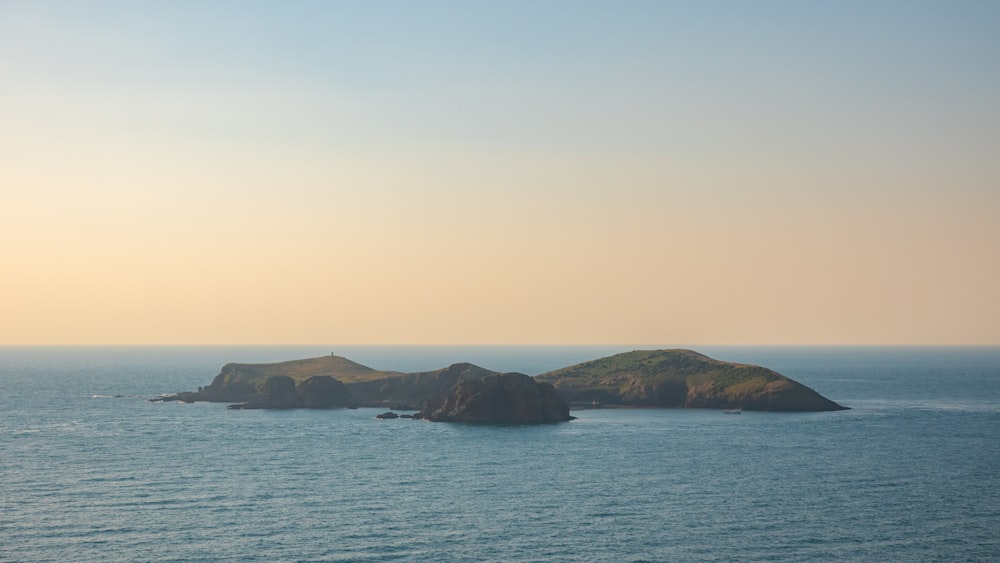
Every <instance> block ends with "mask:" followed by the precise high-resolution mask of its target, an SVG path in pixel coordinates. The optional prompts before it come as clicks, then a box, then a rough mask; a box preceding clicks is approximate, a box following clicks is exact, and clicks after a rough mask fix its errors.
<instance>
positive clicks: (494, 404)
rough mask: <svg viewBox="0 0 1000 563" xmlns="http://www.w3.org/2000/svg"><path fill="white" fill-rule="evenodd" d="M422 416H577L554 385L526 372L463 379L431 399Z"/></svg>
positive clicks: (542, 419) (533, 419) (517, 420)
mask: <svg viewBox="0 0 1000 563" xmlns="http://www.w3.org/2000/svg"><path fill="white" fill-rule="evenodd" d="M420 418H424V419H427V420H430V421H434V422H487V423H499V424H544V423H552V422H564V421H567V420H573V418H574V417H572V416H570V415H569V405H567V404H566V402H565V401H563V400H562V399H561V398H560V397H559V394H558V393H557V392H556V390H555V387H553V386H552V385H550V384H548V383H539V382H537V381H535V380H534V379H533V378H531V377H529V376H527V375H524V374H522V373H504V374H498V375H488V376H486V377H483V378H480V379H469V380H465V381H460V382H459V383H458V384H456V385H455V386H454V387H453V388H452V389H451V391H450V392H449V393H447V394H446V395H444V396H443V397H440V398H438V399H435V400H433V401H429V402H428V403H427V404H426V405H425V407H424V409H423V410H422V411H421V412H420Z"/></svg>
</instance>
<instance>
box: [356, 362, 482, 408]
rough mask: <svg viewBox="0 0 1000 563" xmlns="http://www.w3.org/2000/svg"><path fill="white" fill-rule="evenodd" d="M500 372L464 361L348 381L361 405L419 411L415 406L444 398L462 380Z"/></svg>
mask: <svg viewBox="0 0 1000 563" xmlns="http://www.w3.org/2000/svg"><path fill="white" fill-rule="evenodd" d="M497 373H498V372H495V371H491V370H488V369H484V368H481V367H479V366H477V365H474V364H470V363H464V362H463V363H457V364H452V365H450V366H448V367H446V368H443V369H439V370H434V371H423V372H418V373H407V374H394V375H388V376H384V377H379V378H377V379H372V380H369V381H358V382H355V383H351V384H348V387H349V388H350V390H351V395H352V396H353V397H354V399H355V400H356V401H357V402H358V404H359V405H362V406H369V407H383V408H392V409H396V410H416V409H414V408H413V405H422V404H424V403H425V402H427V401H429V400H432V399H436V398H438V397H440V396H441V395H443V394H445V393H447V392H448V390H449V389H451V388H452V387H454V386H455V384H456V383H458V382H459V381H466V380H469V379H479V378H481V377H485V376H487V375H496V374H497Z"/></svg>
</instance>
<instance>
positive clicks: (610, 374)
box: [154, 349, 847, 422]
mask: <svg viewBox="0 0 1000 563" xmlns="http://www.w3.org/2000/svg"><path fill="white" fill-rule="evenodd" d="M154 400H162V401H170V400H180V401H185V402H194V401H211V402H226V403H237V404H232V405H230V408H303V407H304V408H338V407H339V408H343V407H348V408H350V407H359V406H360V407H380V408H388V409H395V410H415V411H420V413H419V414H417V415H414V418H428V419H430V420H449V421H475V422H489V421H501V422H523V421H528V422H555V421H561V420H569V419H571V418H572V417H570V416H568V409H569V408H570V407H572V408H596V407H601V408H708V409H737V410H740V411H742V410H748V411H750V410H759V411H799V412H805V411H835V410H844V409H846V408H847V407H844V406H841V405H839V404H837V403H835V402H833V401H831V400H829V399H827V398H825V397H823V396H822V395H820V394H819V393H817V392H816V391H814V390H812V389H810V388H809V387H806V386H805V385H802V384H800V383H798V382H796V381H793V380H792V379H789V378H788V377H785V376H783V375H781V374H779V373H777V372H774V371H772V370H770V369H767V368H764V367H760V366H754V365H747V364H737V363H731V362H723V361H719V360H715V359H712V358H709V357H708V356H705V355H703V354H699V353H697V352H694V351H691V350H680V349H674V350H636V351H633V352H626V353H622V354H616V355H613V356H608V357H604V358H599V359H596V360H592V361H588V362H584V363H580V364H576V365H572V366H568V367H564V368H561V369H557V370H553V371H550V372H546V373H543V374H540V375H537V376H535V377H534V378H531V377H528V376H524V375H522V374H501V373H500V372H496V371H493V370H489V369H486V368H483V367H480V366H477V365H474V364H470V363H456V364H452V365H450V366H448V367H445V368H441V369H438V370H432V371H424V372H415V373H404V372H396V371H380V370H377V369H374V368H370V367H368V366H364V365H361V364H359V363H357V362H354V361H351V360H349V359H347V358H344V357H342V356H336V355H330V356H323V357H318V358H308V359H303V360H292V361H287V362H279V363H270V364H240V363H231V364H226V365H225V366H224V367H223V368H222V370H221V371H220V372H219V374H218V375H217V376H216V377H215V379H214V380H213V381H212V383H211V384H209V385H207V386H205V387H201V388H199V389H198V391H192V392H181V393H177V394H176V395H169V396H163V397H160V398H157V399H154ZM442 409H444V410H442ZM511 412H515V413H517V414H513V415H512V414H509V413H511ZM505 413H506V414H505ZM526 413H528V414H526Z"/></svg>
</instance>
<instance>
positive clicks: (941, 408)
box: [0, 346, 1000, 562]
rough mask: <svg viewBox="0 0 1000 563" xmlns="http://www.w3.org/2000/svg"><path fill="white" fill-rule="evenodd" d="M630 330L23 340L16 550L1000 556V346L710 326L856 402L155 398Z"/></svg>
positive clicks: (8, 407) (3, 519) (441, 361)
mask: <svg viewBox="0 0 1000 563" xmlns="http://www.w3.org/2000/svg"><path fill="white" fill-rule="evenodd" d="M629 349H632V348H631V347H621V346H618V347H613V346H605V347H593V346H592V347H377V346H368V347H362V346H338V347H152V348H143V347H126V348H110V347H77V348H74V347H0V561H18V562H20V561H615V562H618V561H632V562H639V561H718V560H724V561H817V560H837V561H840V560H850V561H1000V348H778V347H716V346H705V347H699V348H697V350H698V351H700V352H702V353H705V354H708V355H710V356H712V357H715V358H717V359H721V360H728V361H735V362H743V363H752V364H758V365H763V366H765V367H768V368H771V369H774V370H776V371H778V372H780V373H782V374H784V375H787V376H789V377H791V378H793V379H795V380H797V381H800V382H801V383H804V384H806V385H808V386H810V387H812V388H814V389H816V390H817V391H819V392H820V393H821V394H823V395H825V396H826V397H828V398H830V399H832V400H834V401H836V402H838V403H840V404H843V405H845V406H848V407H850V408H851V410H847V411H841V412H824V413H760V412H745V413H744V414H742V415H739V416H733V415H725V414H723V413H721V412H719V411H713V410H680V409H678V410H659V409H643V410H618V409H604V410H583V411H574V413H573V414H574V415H576V416H577V417H578V419H577V420H574V421H572V422H568V423H563V424H557V425H550V426H538V427H532V426H488V425H486V426H484V425H460V424H446V423H431V422H425V421H413V420H406V419H400V420H376V419H375V418H374V416H375V414H377V413H378V412H380V411H378V410H375V409H356V410H291V411H267V410H243V411H232V410H226V408H225V405H222V404H209V403H196V404H183V403H177V402H172V403H153V402H149V401H147V399H149V398H151V397H153V396H156V395H158V394H160V393H170V392H176V391H185V390H194V389H197V387H198V386H200V385H206V384H208V383H209V382H211V380H212V378H213V377H214V376H215V374H216V373H218V371H219V369H220V368H221V367H222V365H223V364H225V363H227V362H270V361H282V360H291V359H298V358H305V357H312V356H319V355H326V354H329V353H331V352H335V353H337V354H338V355H343V356H347V357H348V358H351V359H353V360H355V361H358V362H360V363H363V364H366V365H369V366H371V367H374V368H379V369H391V370H403V371H418V370H426V369H435V368H439V367H444V366H446V365H448V364H450V363H453V362H458V361H470V362H473V363H476V364H479V365H482V366H483V367H487V368H491V369H495V370H500V371H521V372H524V373H528V374H532V375H533V374H537V373H541V372H543V371H546V370H549V369H553V368H556V367H562V366H565V365H569V364H572V363H576V362H580V361H585V360H589V359H594V358H597V357H600V356H604V355H608V354H611V353H616V352H622V351H627V350H629Z"/></svg>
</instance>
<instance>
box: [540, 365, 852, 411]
mask: <svg viewBox="0 0 1000 563" xmlns="http://www.w3.org/2000/svg"><path fill="white" fill-rule="evenodd" d="M537 379H538V380H539V381H545V382H548V383H551V384H552V385H554V386H555V387H556V389H557V390H558V391H559V394H560V395H562V396H563V398H565V399H566V400H567V401H569V402H570V403H591V402H598V403H602V404H605V405H620V406H648V407H692V408H735V407H741V408H744V409H748V410H799V411H819V410H839V409H842V408H843V407H841V406H840V405H837V404H836V403H834V402H832V401H830V400H828V399H826V398H824V397H822V396H821V395H819V394H818V393H816V392H815V391H813V390H812V389H809V388H808V387H806V386H804V385H801V384H799V383H797V382H795V381H792V380H791V379H788V378H787V377H785V376H783V375H781V374H778V373H775V372H774V371H771V370H769V369H766V368H762V367H759V366H751V365H745V364H736V363H730V362H721V361H719V360H714V359H712V358H709V357H708V356H705V355H702V354H699V353H697V352H693V351H691V350H637V351H634V352H628V353H624V354H617V355H614V356H609V357H606V358H600V359H598V360H593V361H590V362H584V363H582V364H577V365H575V366H569V367H566V368H562V369H558V370H555V371H551V372H548V373H544V374H542V375H539V376H538V377H537Z"/></svg>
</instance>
